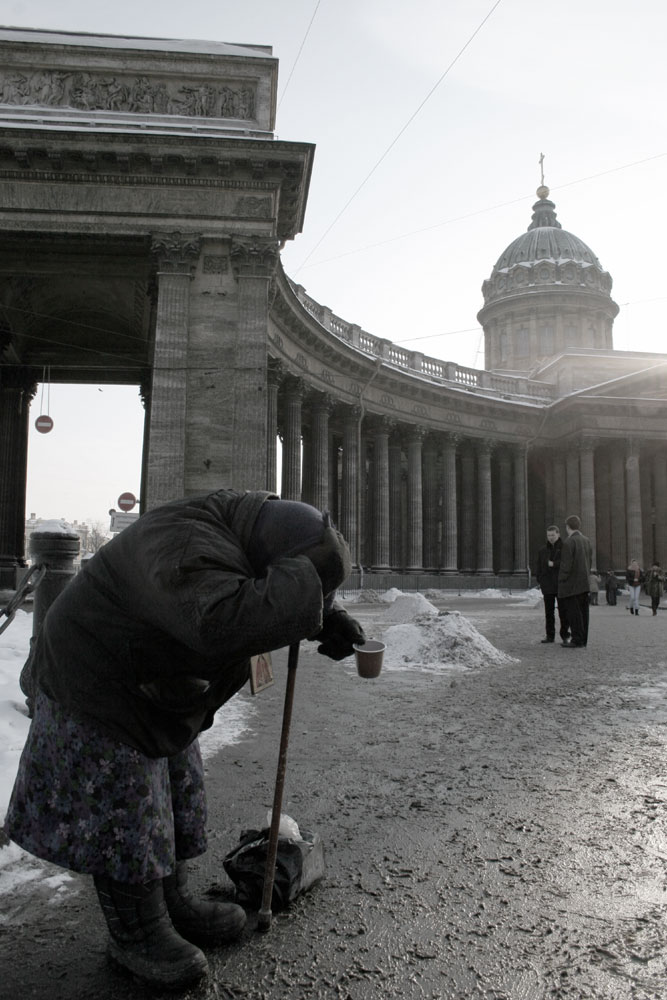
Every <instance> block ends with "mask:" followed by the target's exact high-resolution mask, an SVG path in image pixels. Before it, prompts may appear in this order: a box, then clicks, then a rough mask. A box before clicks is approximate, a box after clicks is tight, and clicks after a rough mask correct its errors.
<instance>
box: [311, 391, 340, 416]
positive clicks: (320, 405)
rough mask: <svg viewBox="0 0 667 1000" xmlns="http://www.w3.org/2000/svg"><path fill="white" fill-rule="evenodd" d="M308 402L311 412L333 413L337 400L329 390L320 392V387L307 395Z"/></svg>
mask: <svg viewBox="0 0 667 1000" xmlns="http://www.w3.org/2000/svg"><path fill="white" fill-rule="evenodd" d="M307 402H308V405H309V406H310V409H311V412H315V411H318V412H325V413H328V414H331V413H333V410H334V407H335V406H336V400H335V399H334V397H333V396H331V395H330V394H329V393H328V392H320V390H319V389H312V390H311V391H310V392H309V393H308V396H307Z"/></svg>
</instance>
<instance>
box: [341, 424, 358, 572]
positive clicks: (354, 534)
mask: <svg viewBox="0 0 667 1000" xmlns="http://www.w3.org/2000/svg"><path fill="white" fill-rule="evenodd" d="M360 420H361V408H360V407H358V406H351V407H348V408H346V410H345V413H344V416H343V485H342V489H343V495H342V497H341V514H340V530H341V532H342V535H343V537H344V538H345V540H346V542H347V544H348V545H349V547H350V552H351V553H352V561H353V562H354V565H355V566H356V567H357V568H358V567H359V565H360V553H359V543H358V538H359V535H358V525H359V437H360V428H359V421H360Z"/></svg>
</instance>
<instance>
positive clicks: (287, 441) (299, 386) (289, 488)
mask: <svg viewBox="0 0 667 1000" xmlns="http://www.w3.org/2000/svg"><path fill="white" fill-rule="evenodd" d="M304 391H305V386H304V383H303V380H302V379H299V378H293V377H290V378H288V379H287V380H286V382H285V433H284V438H283V476H282V493H281V496H282V498H283V500H301V404H302V400H303V394H304Z"/></svg>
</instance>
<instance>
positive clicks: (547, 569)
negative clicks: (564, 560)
mask: <svg viewBox="0 0 667 1000" xmlns="http://www.w3.org/2000/svg"><path fill="white" fill-rule="evenodd" d="M562 545H563V542H562V540H561V537H560V528H559V527H558V525H556V524H550V525H549V527H548V528H547V544H546V545H545V546H544V548H542V549H540V551H539V552H538V553H537V573H536V574H535V576H536V579H537V582H538V584H539V587H540V590H541V591H542V599H543V601H544V622H545V632H546V634H545V637H544V639H542V640H541V642H542V643H549V642H554V641H555V639H556V614H555V609H556V604H557V605H558V623H559V632H560V637H561V640H564V639H567V638H569V635H570V630H569V628H568V624H567V618H566V616H565V611H564V609H563V607H562V605H561V601H559V600H558V570H559V568H560V556H561V549H562Z"/></svg>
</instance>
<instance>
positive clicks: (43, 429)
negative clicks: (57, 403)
mask: <svg viewBox="0 0 667 1000" xmlns="http://www.w3.org/2000/svg"><path fill="white" fill-rule="evenodd" d="M35 427H36V429H37V430H38V431H39V433H40V434H48V433H49V431H52V430H53V420H52V419H51V417H48V416H47V415H46V414H42V416H41V417H37V420H35Z"/></svg>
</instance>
